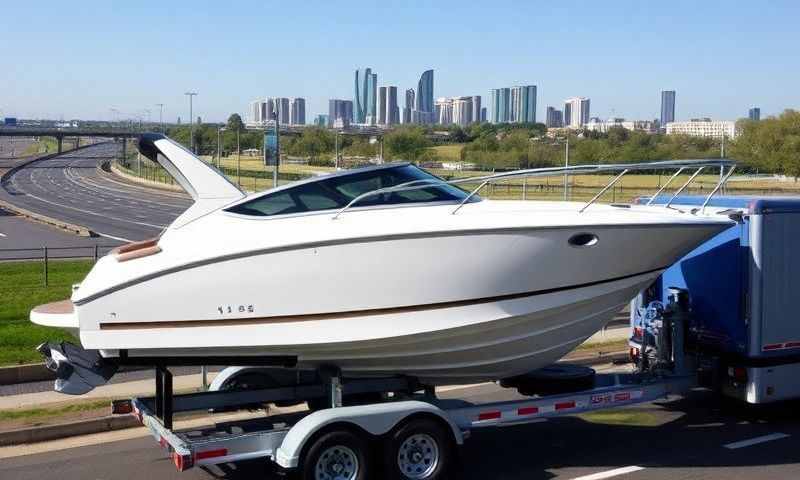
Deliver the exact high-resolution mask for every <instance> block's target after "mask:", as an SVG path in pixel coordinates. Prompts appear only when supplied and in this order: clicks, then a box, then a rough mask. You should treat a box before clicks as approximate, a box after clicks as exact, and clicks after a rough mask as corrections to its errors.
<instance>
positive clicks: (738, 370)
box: [728, 367, 747, 383]
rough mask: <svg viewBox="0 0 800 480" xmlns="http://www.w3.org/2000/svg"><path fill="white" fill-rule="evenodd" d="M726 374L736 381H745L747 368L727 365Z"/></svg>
mask: <svg viewBox="0 0 800 480" xmlns="http://www.w3.org/2000/svg"><path fill="white" fill-rule="evenodd" d="M728 376H729V377H731V378H732V379H733V380H734V381H735V382H737V383H747V369H746V368H744V367H728Z"/></svg>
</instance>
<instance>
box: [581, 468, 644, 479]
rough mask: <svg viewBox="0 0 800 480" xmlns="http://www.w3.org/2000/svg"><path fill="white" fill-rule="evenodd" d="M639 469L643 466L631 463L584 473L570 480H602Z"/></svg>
mask: <svg viewBox="0 0 800 480" xmlns="http://www.w3.org/2000/svg"><path fill="white" fill-rule="evenodd" d="M640 470H644V467H637V466H636V465H631V466H630V467H622V468H615V469H614V470H608V471H605V472H599V473H593V474H591V475H584V476H583V477H575V478H573V479H572V480H603V479H604V478H611V477H616V476H617V475H625V474H627V473H633V472H638V471H640Z"/></svg>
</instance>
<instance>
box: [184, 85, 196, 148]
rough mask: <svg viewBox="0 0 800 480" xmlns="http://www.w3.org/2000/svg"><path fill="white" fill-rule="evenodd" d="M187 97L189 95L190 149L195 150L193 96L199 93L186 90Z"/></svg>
mask: <svg viewBox="0 0 800 480" xmlns="http://www.w3.org/2000/svg"><path fill="white" fill-rule="evenodd" d="M184 95H186V96H187V97H189V149H190V150H191V151H192V152H194V153H197V152H195V150H194V120H192V115H193V113H192V97H194V96H195V95H197V92H186V93H184Z"/></svg>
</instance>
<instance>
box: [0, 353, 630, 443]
mask: <svg viewBox="0 0 800 480" xmlns="http://www.w3.org/2000/svg"><path fill="white" fill-rule="evenodd" d="M627 358H628V352H627V351H620V352H609V353H601V354H599V355H582V356H575V357H573V358H565V359H562V360H561V361H562V362H568V363H574V364H578V365H586V366H591V365H599V364H603V363H615V362H618V361H621V360H625V359H627ZM141 426H142V424H141V423H140V422H139V420H138V419H137V418H136V417H134V416H133V415H110V416H107V417H101V418H93V419H90V420H81V421H77V422H69V423H62V424H58V425H47V426H42V427H30V428H25V429H20V430H12V431H7V432H0V447H3V446H13V445H21V444H26V443H36V442H44V441H47V440H58V439H61V438H67V437H75V436H79V435H89V434H93V433H102V432H110V431H113V430H122V429H126V428H134V427H141Z"/></svg>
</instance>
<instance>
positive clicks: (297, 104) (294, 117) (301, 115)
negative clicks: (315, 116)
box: [289, 97, 306, 125]
mask: <svg viewBox="0 0 800 480" xmlns="http://www.w3.org/2000/svg"><path fill="white" fill-rule="evenodd" d="M290 108H291V114H290V115H289V117H290V118H289V121H290V124H292V125H305V124H306V99H305V98H300V97H297V98H293V99H292V103H291V105H290Z"/></svg>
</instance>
